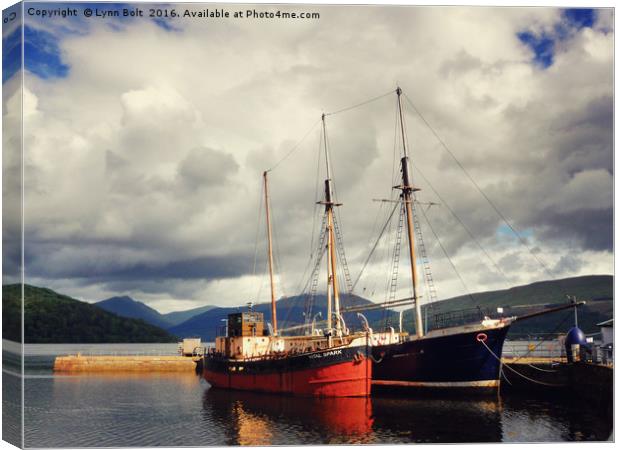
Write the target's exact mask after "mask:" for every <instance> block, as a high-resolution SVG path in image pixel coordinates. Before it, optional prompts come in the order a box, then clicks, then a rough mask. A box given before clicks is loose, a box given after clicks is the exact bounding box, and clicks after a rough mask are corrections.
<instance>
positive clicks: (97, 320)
mask: <svg viewBox="0 0 620 450" xmlns="http://www.w3.org/2000/svg"><path fill="white" fill-rule="evenodd" d="M20 296H21V286H20V285H18V284H12V285H6V286H2V309H3V314H2V326H3V335H2V337H3V339H9V340H13V341H19V340H20V335H21V329H20V317H19V314H20V312H21V306H20ZM24 300H25V302H24V333H25V341H26V343H37V344H40V343H99V342H100V343H103V342H106V343H112V342H140V343H147V342H176V341H177V338H176V337H175V336H173V335H172V334H170V333H168V332H167V331H165V330H162V329H161V328H158V327H155V326H153V325H150V324H148V323H146V322H144V321H143V320H139V319H127V318H123V317H119V316H117V315H116V314H113V313H110V312H107V311H104V310H102V309H100V308H98V307H97V306H95V305H91V304H89V303H85V302H81V301H79V300H76V299H73V298H71V297H68V296H66V295H61V294H58V293H57V292H54V291H52V290H51V289H46V288H39V287H35V286H30V285H25V286H24Z"/></svg>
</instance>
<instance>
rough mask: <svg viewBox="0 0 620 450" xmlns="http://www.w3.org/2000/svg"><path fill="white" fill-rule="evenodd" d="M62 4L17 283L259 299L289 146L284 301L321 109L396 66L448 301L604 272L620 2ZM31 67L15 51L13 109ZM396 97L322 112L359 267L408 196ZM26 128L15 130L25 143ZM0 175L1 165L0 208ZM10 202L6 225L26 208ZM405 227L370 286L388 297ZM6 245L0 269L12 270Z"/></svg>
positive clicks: (14, 116) (278, 230)
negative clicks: (265, 190) (99, 13)
mask: <svg viewBox="0 0 620 450" xmlns="http://www.w3.org/2000/svg"><path fill="white" fill-rule="evenodd" d="M29 6H32V7H34V8H44V9H45V8H47V9H49V7H50V6H49V4H47V5H43V4H39V5H37V4H27V7H29ZM54 6H55V7H57V8H61V9H63V8H65V7H70V8H76V7H77V9H78V13H79V14H78V17H76V18H62V17H54V18H51V19H48V18H42V17H40V16H36V15H27V16H26V18H25V25H26V28H25V73H24V80H25V85H24V92H23V98H24V105H23V114H24V151H25V156H24V158H25V208H24V217H25V240H26V253H25V255H26V256H25V260H26V263H25V268H26V282H27V283H30V284H34V285H38V286H46V287H50V288H52V289H55V290H57V291H59V292H62V293H65V294H68V295H72V296H74V297H76V298H80V299H83V300H87V301H96V300H101V299H104V298H107V297H109V296H112V295H120V294H128V295H131V296H132V297H134V298H136V299H138V300H141V301H143V302H145V303H147V304H149V305H150V306H152V307H154V308H156V309H158V310H160V311H162V312H168V311H172V310H178V309H187V308H191V307H197V306H201V305H204V304H216V305H237V304H241V303H245V302H246V301H248V300H255V301H257V300H258V301H266V300H267V299H268V291H267V288H268V285H267V279H266V277H265V261H266V258H265V245H266V244H265V239H264V231H263V230H264V223H263V222H264V221H263V219H262V216H261V215H260V212H259V211H260V209H259V207H260V195H261V181H262V180H261V174H262V171H263V170H266V169H269V168H272V167H273V166H274V165H276V164H278V162H279V161H281V160H282V158H283V157H284V156H285V155H287V154H288V153H289V151H291V149H293V148H294V149H295V150H294V152H293V153H292V154H291V155H290V157H288V158H286V159H285V160H284V161H282V162H281V163H280V164H278V165H277V167H276V168H275V169H274V170H273V171H271V172H270V188H271V193H272V210H273V211H272V212H273V216H274V223H275V227H274V228H275V237H276V244H275V246H276V253H277V259H278V262H279V268H278V296H280V295H292V294H296V293H298V291H297V290H298V289H299V286H300V285H303V282H304V277H303V274H304V269H305V268H306V266H307V264H308V261H309V259H310V255H311V243H312V239H313V237H312V236H313V231H315V237H314V242H316V231H317V230H318V228H319V225H320V220H319V219H315V217H316V214H317V209H316V208H315V204H314V203H315V201H316V200H317V198H316V196H315V189H316V183H317V163H319V164H323V163H322V162H321V161H317V157H318V155H319V143H320V127H319V126H318V125H319V124H318V121H319V119H320V116H321V113H322V112H334V111H338V110H341V109H343V108H347V107H348V106H351V105H355V104H359V103H361V102H364V101H365V100H368V99H370V98H374V97H377V96H380V95H382V94H386V93H389V92H390V91H393V90H394V89H395V88H396V86H397V85H400V86H401V87H402V88H403V90H404V92H405V93H406V95H407V99H409V100H410V102H409V101H405V102H404V107H405V120H406V124H407V135H408V140H409V145H410V150H411V158H412V163H413V165H414V167H415V170H414V172H413V178H414V182H415V183H416V184H417V185H418V186H419V187H421V188H422V191H421V192H420V193H419V194H418V199H419V200H420V201H421V202H437V203H440V205H438V206H432V207H431V208H430V209H428V210H427V207H424V206H422V205H421V206H419V207H418V208H424V211H425V214H426V218H427V219H425V218H424V217H423V216H420V222H421V226H422V230H423V231H424V238H425V244H426V247H427V251H428V256H429V260H430V261H431V265H432V270H433V275H434V280H435V285H436V288H437V292H438V296H439V298H446V297H450V296H453V295H458V294H463V293H466V292H467V291H470V292H476V291H480V290H486V289H491V288H506V287H510V286H513V285H518V284H525V283H529V282H533V281H537V280H543V279H548V278H550V277H554V278H561V277H569V276H575V275H582V274H607V273H612V271H613V254H612V250H613V247H612V246H613V229H612V228H613V222H612V220H613V162H612V158H613V154H612V145H613V144H612V131H613V115H612V113H613V32H614V30H613V16H612V11H611V10H610V9H607V10H603V9H599V10H562V9H559V8H489V7H476V8H472V7H450V8H448V7H441V8H440V7H425V8H421V7H418V8H415V7H361V6H347V7H344V6H338V7H331V6H320V7H319V6H292V7H284V6H259V7H256V8H254V9H256V10H257V11H259V12H260V11H271V12H276V11H277V10H278V9H279V10H280V11H286V12H318V13H320V18H319V19H297V20H295V19H279V20H278V19H271V20H269V19H250V18H243V19H234V18H229V19H224V18H220V19H204V18H178V17H177V18H174V19H157V20H153V19H150V18H148V17H142V18H133V19H131V18H123V17H107V18H101V17H99V18H96V17H91V18H88V19H87V18H85V17H84V16H83V11H84V8H85V7H86V6H85V5H82V6H80V5H77V6H76V5H75V4H74V5H63V4H54ZM87 6H88V7H91V8H93V9H94V8H96V7H97V6H96V5H92V4H89V5H87ZM100 6H101V7H102V9H103V8H105V9H106V10H118V11H122V8H123V6H122V5H117V6H116V7H115V6H114V5H110V4H107V5H100ZM141 8H142V9H144V10H145V11H146V15H148V9H149V5H147V4H141ZM174 8H175V9H176V10H177V12H181V13H183V12H184V10H185V9H186V8H187V9H189V10H190V11H201V10H203V9H204V8H203V7H201V6H200V5H188V6H187V7H185V6H179V5H176V6H175V7H174ZM213 8H215V6H213V5H212V6H211V9H213ZM224 8H225V10H227V11H229V12H230V13H231V15H232V14H234V12H235V11H237V10H242V11H244V10H245V9H247V8H246V7H240V6H225V7H224ZM15 30H16V29H11V27H9V28H5V30H4V42H5V52H6V51H7V50H6V49H7V48H9V49H10V45H8V44H7V43H9V44H10V42H12V40H13V41H14V40H15V38H16V37H17V36H18V35H16V34H15V33H18V31H15ZM7 67H8V69H7ZM21 75H22V73H21V71H20V70H19V66H17V67H14V68H11V66H7V65H5V71H4V73H3V86H4V91H3V92H4V95H3V106H4V108H3V111H4V116H5V120H6V121H8V122H7V123H10V121H11V120H12V121H14V123H17V120H18V118H19V107H20V102H19V90H18V89H17V87H18V86H19V80H20V78H21ZM413 105H415V108H416V109H417V110H418V111H419V112H420V113H421V114H422V116H423V117H424V119H425V120H426V122H427V123H428V124H429V125H430V126H432V130H434V132H433V131H432V130H431V129H430V128H429V127H428V126H427V125H426V124H425V122H424V121H423V120H421V118H420V116H419V115H418V114H416V112H415V110H414V109H413ZM395 113H396V96H395V94H390V95H387V96H385V97H382V98H380V99H378V100H376V101H374V102H371V103H369V104H366V105H363V106H360V107H358V108H354V109H352V110H349V111H345V112H342V113H339V114H334V115H330V116H328V117H327V130H328V137H329V146H330V151H331V159H332V165H333V171H334V179H335V183H336V188H337V195H338V200H339V201H340V202H342V203H343V204H344V205H343V206H342V207H340V209H339V214H340V219H341V220H340V224H341V227H342V230H343V234H344V245H345V247H346V253H347V257H348V262H349V267H350V270H351V273H352V275H353V277H354V278H355V277H356V276H357V274H358V272H359V271H360V269H361V267H362V264H363V262H364V260H365V259H366V256H367V255H368V252H369V250H370V247H371V246H372V244H373V242H374V240H375V239H376V237H377V235H378V229H379V228H380V227H381V226H382V224H383V223H382V221H383V220H384V218H385V217H386V214H387V213H388V212H389V211H388V209H389V205H386V204H381V203H377V202H373V201H372V199H373V198H388V197H390V196H392V197H393V196H394V193H392V192H391V191H392V189H391V186H392V185H393V176H395V175H397V172H394V161H395V159H394V150H395V117H396V116H395ZM13 132H14V130H5V133H4V138H3V140H4V145H5V149H6V148H9V149H10V148H11V146H13V147H12V148H18V146H17V143H18V142H19V140H18V138H17V136H15V135H14V134H12V133H13ZM304 136H306V137H305V139H304V140H303V141H302V142H301V144H299V145H298V146H297V147H295V146H296V144H297V143H298V142H299V141H300V140H302V138H304ZM437 136H439V137H440V139H441V140H438V139H437ZM444 144H445V147H447V148H448V149H449V150H450V152H452V154H453V155H454V156H455V157H456V158H457V159H458V161H459V162H460V164H461V165H462V167H464V168H465V169H466V171H467V174H469V176H470V177H471V178H472V179H473V180H475V182H476V184H477V185H478V187H480V188H481V189H482V191H483V192H484V193H485V195H486V196H487V197H488V198H489V199H490V200H491V201H492V202H493V204H494V205H495V206H496V207H497V209H498V210H499V211H500V212H501V214H502V215H503V216H504V217H505V218H507V219H508V221H509V222H510V224H511V225H512V226H513V227H514V228H515V229H516V230H518V231H519V233H520V236H521V238H522V240H523V241H525V244H523V243H522V242H520V241H519V239H518V238H517V237H515V235H514V234H513V233H512V231H511V230H510V228H509V227H508V226H507V225H506V223H505V222H504V221H503V220H502V219H501V217H500V216H499V215H498V214H497V212H496V211H495V210H494V209H493V207H492V206H491V205H490V204H489V203H488V202H487V201H486V200H485V198H484V197H483V196H482V195H481V193H480V192H479V191H478V189H477V188H476V186H475V185H474V184H473V183H472V181H471V180H470V179H469V178H468V175H467V174H466V173H465V172H463V170H462V169H461V167H460V166H459V165H458V164H457V163H456V162H455V160H454V159H453V158H452V156H451V155H450V153H449V152H447V151H446V149H445V147H444ZM399 151H400V149H399V148H396V152H399ZM7 155H8V156H7ZM397 156H398V153H397ZM4 160H5V167H11V166H10V163H11V157H10V151H6V150H5V157H4ZM318 167H319V180H322V179H323V177H324V176H325V175H324V169H323V165H319V166H318ZM6 186H11V176H10V175H9V176H8V177H7V175H6V174H5V203H6V198H7V195H9V194H10V192H9V194H7V192H6ZM6 211H7V210H6V208H5V218H4V219H5V222H4V223H5V229H4V235H5V239H6V236H11V235H12V234H11V227H15V226H16V225H17V221H16V220H14V219H15V218H14V215H12V216H11V217H7V212H6ZM318 213H320V211H318ZM453 213H454V214H453ZM456 217H458V219H457V218H456ZM259 219H260V220H259ZM426 220H428V222H427V221H426ZM459 220H460V221H461V222H462V223H463V224H464V225H465V227H466V228H465V227H463V226H462V225H461V224H460V223H459ZM429 223H430V225H431V226H432V228H433V230H434V232H435V233H436V234H437V236H438V238H439V240H438V239H437V238H436V237H435V234H434V233H433V232H432V231H431V230H430V228H429V225H428V224H429ZM313 224H314V230H313ZM469 233H471V234H472V235H473V236H474V237H475V241H474V240H472V238H471V236H470V234H469ZM257 235H258V241H257V239H256V237H257ZM392 241H393V237H390V236H389V235H388V236H386V238H385V239H384V240H382V241H381V242H380V245H379V247H378V249H377V251H376V254H375V256H374V257H373V258H372V259H371V261H370V264H369V266H368V268H367V269H366V271H365V272H364V276H363V277H362V279H361V280H360V282H359V283H358V285H357V288H356V292H357V293H358V294H362V295H366V296H369V297H371V298H372V299H374V300H377V301H380V300H384V299H385V296H386V282H387V279H388V275H389V272H390V263H389V254H390V250H389V249H390V248H391V247H392ZM5 242H6V241H5ZM476 242H477V243H476ZM442 246H443V248H444V249H445V251H446V253H447V254H448V255H449V256H450V258H451V262H450V261H449V260H448V259H447V258H446V257H445V255H444V252H443V251H442ZM480 246H481V247H482V248H483V249H484V252H483V251H482V250H481V249H480ZM5 248H6V244H5ZM6 253H8V254H5V258H4V267H5V272H7V273H9V278H5V281H7V280H10V275H11V273H10V272H11V270H12V268H14V267H16V266H15V263H14V261H12V260H11V257H12V253H11V252H6ZM255 254H256V262H255ZM403 254H404V253H403ZM403 259H404V258H403ZM453 266H454V267H456V269H457V270H458V273H459V274H460V277H459V276H458V275H457V273H456V272H455V271H454V269H453ZM408 270H409V269H408V267H407V263H406V261H403V263H402V265H401V268H400V273H401V274H403V275H402V276H401V280H400V282H399V295H407V293H408V292H409V290H410V288H409V285H408V279H407V277H406V274H407V273H408ZM321 279H323V278H321ZM461 279H462V281H461Z"/></svg>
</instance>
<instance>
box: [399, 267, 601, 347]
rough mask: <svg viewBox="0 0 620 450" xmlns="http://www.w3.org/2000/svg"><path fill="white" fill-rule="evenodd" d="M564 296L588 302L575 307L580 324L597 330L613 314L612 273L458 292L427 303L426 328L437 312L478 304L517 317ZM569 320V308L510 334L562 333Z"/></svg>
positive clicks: (519, 325)
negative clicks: (487, 289)
mask: <svg viewBox="0 0 620 450" xmlns="http://www.w3.org/2000/svg"><path fill="white" fill-rule="evenodd" d="M567 295H571V296H573V295H574V296H576V297H577V299H578V300H586V301H587V304H586V305H585V306H582V307H580V308H579V310H578V317H579V327H580V328H581V329H582V330H583V331H584V332H585V333H596V332H599V331H600V330H599V329H598V327H596V324H597V323H598V322H602V321H603V320H607V319H609V318H611V317H612V316H613V276H611V275H588V276H582V277H573V278H565V279H561V280H552V281H541V282H537V283H532V284H528V285H524V286H516V287H512V288H510V289H503V290H498V291H487V292H479V293H475V294H472V295H471V297H470V296H468V295H461V296H459V297H453V298H450V299H447V300H443V301H438V302H435V303H433V304H431V305H429V306H428V311H426V313H427V317H429V322H431V323H430V324H429V327H430V328H433V323H432V322H433V321H432V318H433V317H434V315H436V314H445V313H449V312H451V311H459V310H464V309H472V308H476V307H477V306H479V307H480V309H481V310H482V311H483V312H484V313H485V314H487V313H488V314H489V315H491V314H497V308H498V307H502V308H503V309H504V312H503V315H504V316H520V315H523V314H527V313H530V312H533V311H537V310H540V309H544V306H543V305H549V306H551V305H554V304H556V305H557V304H563V303H566V302H567V301H568V300H567V299H566V296H567ZM426 308H427V306H424V305H423V311H424V309H426ZM406 323H407V325H408V326H411V323H412V318H411V316H409V317H407V320H406ZM572 323H573V313H572V310H566V311H560V312H557V313H552V314H549V315H543V316H540V317H537V318H534V319H529V320H526V321H523V322H518V323H516V324H514V325H513V326H512V327H511V330H510V335H509V337H510V336H511V335H512V336H515V335H521V334H523V335H526V334H530V333H532V334H536V333H552V332H564V331H566V330H567V329H568V328H570V326H571V325H572Z"/></svg>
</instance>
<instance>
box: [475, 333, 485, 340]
mask: <svg viewBox="0 0 620 450" xmlns="http://www.w3.org/2000/svg"><path fill="white" fill-rule="evenodd" d="M487 339H488V336H487V335H486V334H485V333H478V334H477V335H476V340H477V341H478V342H486V341H487Z"/></svg>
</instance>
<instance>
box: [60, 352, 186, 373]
mask: <svg viewBox="0 0 620 450" xmlns="http://www.w3.org/2000/svg"><path fill="white" fill-rule="evenodd" d="M195 370H196V361H195V360H194V358H192V357H187V356H111V355H96V356H95V355H79V354H78V355H69V356H58V357H56V359H55V360H54V372H155V371H156V372H188V371H195Z"/></svg>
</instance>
